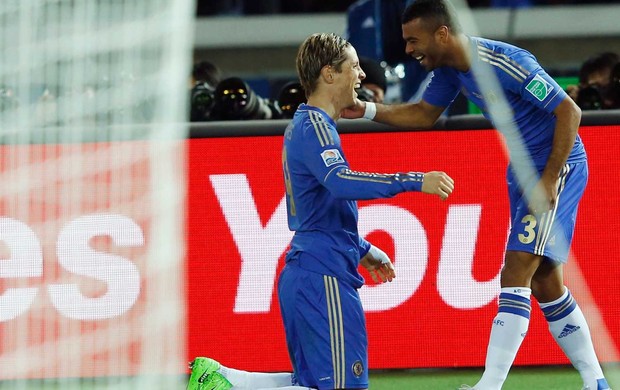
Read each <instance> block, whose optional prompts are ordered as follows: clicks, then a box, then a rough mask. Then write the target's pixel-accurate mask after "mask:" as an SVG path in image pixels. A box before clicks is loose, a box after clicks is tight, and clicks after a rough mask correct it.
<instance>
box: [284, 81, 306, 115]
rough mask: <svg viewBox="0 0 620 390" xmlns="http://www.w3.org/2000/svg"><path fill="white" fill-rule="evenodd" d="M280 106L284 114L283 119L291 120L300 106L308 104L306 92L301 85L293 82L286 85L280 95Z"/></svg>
mask: <svg viewBox="0 0 620 390" xmlns="http://www.w3.org/2000/svg"><path fill="white" fill-rule="evenodd" d="M277 101H278V105H279V107H280V111H281V112H282V117H283V118H286V119H291V118H293V116H294V115H295V111H297V107H299V105H300V104H302V103H305V102H306V92H305V90H304V87H303V86H302V85H301V83H299V82H297V81H291V82H289V83H287V84H285V85H284V86H283V87H282V89H280V93H279V94H278V100H277Z"/></svg>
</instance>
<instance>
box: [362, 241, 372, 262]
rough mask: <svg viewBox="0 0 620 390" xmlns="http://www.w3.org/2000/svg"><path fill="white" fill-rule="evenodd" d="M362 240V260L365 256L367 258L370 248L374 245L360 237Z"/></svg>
mask: <svg viewBox="0 0 620 390" xmlns="http://www.w3.org/2000/svg"><path fill="white" fill-rule="evenodd" d="M359 238H360V259H361V258H362V257H364V256H366V254H367V253H368V251H370V247H371V246H372V244H371V243H370V242H368V241H366V239H364V237H362V236H359Z"/></svg>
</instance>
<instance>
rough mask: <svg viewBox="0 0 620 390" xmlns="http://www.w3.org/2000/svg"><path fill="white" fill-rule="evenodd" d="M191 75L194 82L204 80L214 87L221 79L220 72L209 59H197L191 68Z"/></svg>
mask: <svg viewBox="0 0 620 390" xmlns="http://www.w3.org/2000/svg"><path fill="white" fill-rule="evenodd" d="M192 77H193V78H194V80H196V82H206V83H208V84H209V85H211V86H212V87H213V88H215V87H216V86H217V85H218V84H219V82H220V81H221V79H222V72H221V71H220V68H218V67H217V65H215V64H214V63H212V62H210V61H199V62H196V63H195V64H194V66H193V68H192Z"/></svg>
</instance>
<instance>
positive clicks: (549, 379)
mask: <svg viewBox="0 0 620 390" xmlns="http://www.w3.org/2000/svg"><path fill="white" fill-rule="evenodd" d="M604 371H605V375H606V377H607V379H608V381H609V384H610V386H612V388H620V387H618V386H620V366H615V367H613V368H612V367H606V368H605V370H604ZM481 374H482V369H460V368H458V369H440V370H409V371H371V373H370V389H371V390H401V389H402V390H427V389H428V390H444V389H446V390H448V389H449V390H455V389H458V387H459V386H460V385H461V384H468V385H472V386H473V385H474V384H475V383H476V382H477V381H478V379H479V378H480V375H481ZM614 385H615V386H614ZM581 386H582V382H581V377H580V376H579V374H578V373H577V371H576V370H575V369H573V368H572V367H570V366H568V367H564V366H562V367H555V366H554V367H513V368H512V369H511V370H510V374H509V375H508V379H507V380H506V382H505V384H504V387H503V388H502V390H542V389H544V390H580V389H581Z"/></svg>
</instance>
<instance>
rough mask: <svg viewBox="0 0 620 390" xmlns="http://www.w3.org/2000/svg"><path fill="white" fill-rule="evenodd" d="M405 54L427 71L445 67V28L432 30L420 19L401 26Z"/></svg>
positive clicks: (446, 32) (446, 31)
mask: <svg viewBox="0 0 620 390" xmlns="http://www.w3.org/2000/svg"><path fill="white" fill-rule="evenodd" d="M402 28H403V39H404V40H405V44H406V46H405V52H406V53H407V54H408V55H410V56H411V57H413V58H414V59H415V60H417V61H418V62H420V64H421V65H422V66H423V67H424V69H426V70H427V71H431V70H433V69H435V68H438V67H440V66H444V65H446V57H447V54H448V52H447V47H446V42H447V34H448V29H447V28H446V26H440V27H439V28H433V27H431V26H430V25H429V23H425V22H424V20H423V19H422V18H416V19H413V20H411V21H409V22H407V23H405V24H403V25H402Z"/></svg>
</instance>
